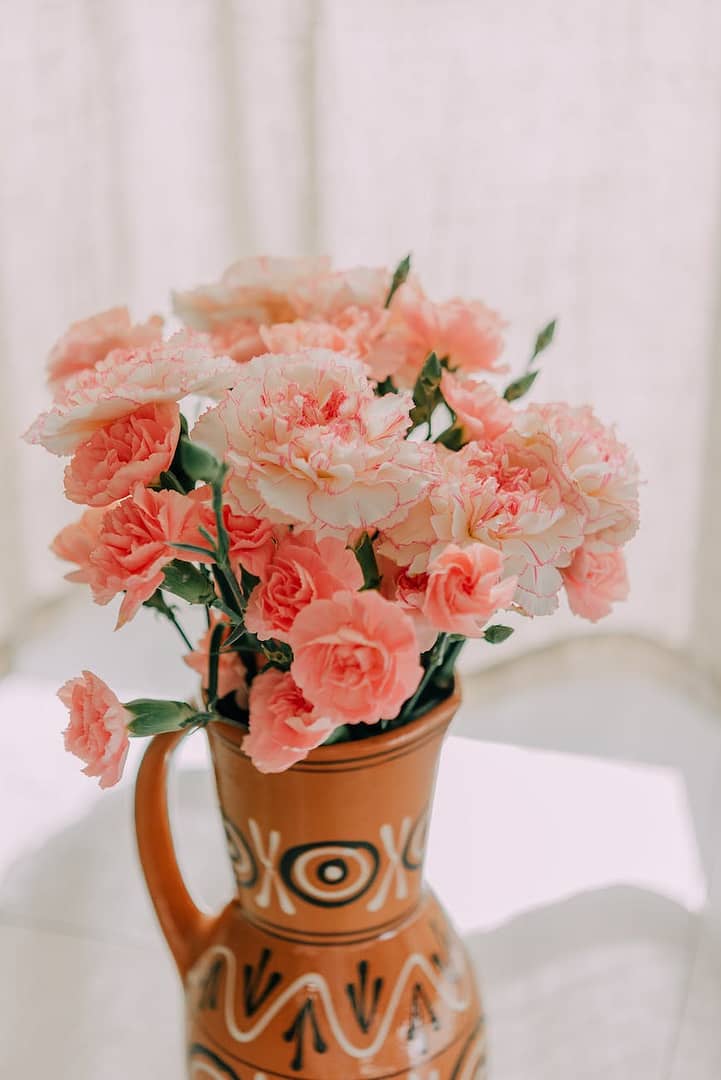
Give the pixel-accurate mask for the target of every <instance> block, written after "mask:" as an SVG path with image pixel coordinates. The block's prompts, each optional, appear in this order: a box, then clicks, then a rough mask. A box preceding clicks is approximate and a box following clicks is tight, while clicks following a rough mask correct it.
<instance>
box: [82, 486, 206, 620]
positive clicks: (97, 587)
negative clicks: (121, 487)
mask: <svg viewBox="0 0 721 1080" xmlns="http://www.w3.org/2000/svg"><path fill="white" fill-rule="evenodd" d="M201 515H202V505H201V503H200V502H199V501H198V500H196V499H192V498H190V497H188V496H186V495H181V494H180V492H177V491H152V490H151V489H150V488H144V487H143V486H142V485H140V484H139V485H138V486H137V487H136V488H135V491H134V492H133V494H132V495H131V496H129V497H128V498H127V499H123V501H122V502H120V503H118V504H117V505H115V506H113V507H111V508H110V509H108V510H106V512H105V515H104V516H103V520H102V524H101V528H100V533H99V536H98V541H97V544H96V545H95V547H94V548H93V550H92V552H91V553H90V570H89V575H88V576H89V581H90V587H91V589H92V592H93V599H94V600H95V601H96V603H98V604H107V603H108V602H109V601H110V600H112V598H113V597H114V596H117V594H118V593H119V592H124V593H125V596H124V597H123V602H122V604H121V605H120V612H119V614H118V622H117V627H118V628H119V627H121V626H123V625H124V624H125V623H126V622H128V621H129V620H130V619H132V618H133V617H134V615H135V614H136V613H137V611H138V608H139V607H140V606H141V605H142V604H143V603H145V601H146V600H149V599H150V597H151V596H152V595H153V593H154V592H155V590H156V589H157V588H159V587H160V586H161V585H162V583H163V570H164V568H165V566H166V565H167V564H168V563H169V562H170V561H171V560H172V559H176V558H180V559H188V555H187V554H186V553H185V552H184V551H183V550H182V549H178V548H175V547H173V545H174V544H175V543H183V544H196V545H203V537H202V535H201V534H200V533H199V532H198V525H199V524H200V523H201V521H202V516H201ZM192 558H193V560H195V559H197V558H198V556H196V555H193V556H192Z"/></svg>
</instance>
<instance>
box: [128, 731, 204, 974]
mask: <svg viewBox="0 0 721 1080" xmlns="http://www.w3.org/2000/svg"><path fill="white" fill-rule="evenodd" d="M185 734H186V733H185V732H184V731H171V732H167V733H164V734H162V735H156V736H155V737H154V738H153V739H152V741H151V743H150V745H149V746H148V748H147V750H146V751H145V754H144V755H143V760H142V762H141V764H140V769H139V770H138V777H137V780H136V783H135V831H136V835H137V840H138V853H139V855H140V864H141V866H142V868H143V873H144V875H145V880H146V882H147V886H148V891H149V893H150V897H151V899H152V901H153V906H154V907H155V912H156V914H157V916H158V921H159V922H160V926H161V928H162V931H163V933H164V934H165V937H166V940H167V942H168V945H169V947H170V951H171V952H172V954H173V957H174V959H175V963H176V964H177V966H178V970H179V972H180V975H181V978H183V979H184V978H185V976H186V974H187V972H188V971H189V969H190V968H191V967H192V965H193V963H194V962H195V961H196V960H197V958H198V956H199V955H200V953H201V952H202V951H203V948H204V946H205V943H206V942H207V940H208V938H209V936H210V932H211V929H212V927H213V924H214V922H215V920H214V919H213V918H212V917H211V916H209V915H205V914H204V913H203V912H202V911H200V909H199V908H197V907H196V905H195V904H194V903H193V900H192V897H191V896H190V893H189V892H188V890H187V889H186V887H185V882H184V881H183V876H182V874H181V873H180V868H179V866H178V860H177V859H176V857H175V847H174V845H173V837H172V833H171V831H170V820H169V818H168V793H167V778H168V762H169V758H170V755H171V754H172V752H173V751H174V750H175V748H176V747H177V746H178V744H179V743H180V741H181V739H182V738H183V736H184V735H185Z"/></svg>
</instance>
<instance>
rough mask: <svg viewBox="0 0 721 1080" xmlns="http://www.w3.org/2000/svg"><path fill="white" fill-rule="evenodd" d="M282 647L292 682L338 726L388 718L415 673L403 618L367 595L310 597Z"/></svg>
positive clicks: (411, 636)
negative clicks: (289, 655) (289, 651)
mask: <svg viewBox="0 0 721 1080" xmlns="http://www.w3.org/2000/svg"><path fill="white" fill-rule="evenodd" d="M290 643H291V645H292V648H293V653H294V657H295V659H294V660H293V664H292V666H291V673H292V675H293V678H294V679H295V681H296V682H297V684H298V686H299V687H300V688H301V690H302V691H303V693H304V695H305V696H306V697H307V698H308V700H309V701H311V702H313V704H314V705H315V706H316V708H317V709H319V710H320V711H321V712H322V713H323V714H324V715H327V716H329V717H331V719H333V720H334V721H335V722H336V723H338V724H357V723H361V722H365V723H367V724H374V723H375V722H376V721H377V720H381V719H385V720H392V719H393V718H394V717H395V716H396V715H397V714H398V712H399V710H400V708H401V706H402V705H403V703H404V701H406V700H407V699H408V698H409V697H410V696H411V694H412V693H413V691H414V690H415V689H416V687H417V686H418V683H419V682H420V679H421V676H422V674H423V669H422V667H421V665H420V661H419V649H418V641H417V639H416V635H415V632H414V629H413V623H412V621H411V619H410V618H409V617H408V615H406V614H404V613H403V612H402V611H399V610H398V608H397V606H396V605H395V604H392V603H391V602H390V601H388V600H385V599H384V598H383V597H382V596H381V595H380V594H379V593H377V592H375V591H373V590H367V591H365V592H346V593H336V595H335V596H334V597H333V599H332V600H314V601H313V602H312V603H311V604H309V605H308V607H306V608H304V609H303V611H301V612H300V614H299V615H298V617H297V618H296V620H295V623H294V625H293V630H292V632H291V635H290Z"/></svg>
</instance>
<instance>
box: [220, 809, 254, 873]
mask: <svg viewBox="0 0 721 1080" xmlns="http://www.w3.org/2000/svg"><path fill="white" fill-rule="evenodd" d="M223 828H224V829H225V838H226V840H227V841H228V852H229V854H230V861H231V862H232V864H233V873H234V874H235V880H236V881H237V883H238V886H239V887H240V888H241V889H249V888H250V887H251V885H255V883H256V881H257V880H258V866H257V863H256V861H255V859H254V857H253V852H252V851H251V850H250V847H249V845H248V841H247V840H246V839H245V837H244V836H243V834H242V832H241V831H240V829H239V828H238V827H237V825H234V824H233V822H232V821H231V820H230V818H227V817H226V816H225V815H223Z"/></svg>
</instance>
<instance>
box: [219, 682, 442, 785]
mask: <svg viewBox="0 0 721 1080" xmlns="http://www.w3.org/2000/svg"><path fill="white" fill-rule="evenodd" d="M460 703H461V687H460V683H459V680H458V676H456V682H455V686H454V688H453V692H452V693H451V694H449V695H448V697H447V698H444V700H443V701H440V702H439V703H438V704H437V705H434V706H433V708H432V709H429V710H428V712H425V713H423V714H422V715H421V716H419V717H417V719H415V720H411V721H410V722H409V723H408V724H403V726H402V727H397V728H393V729H392V730H390V731H383V732H381V733H380V734H378V735H371V736H369V737H368V738H366V739H358V740H357V741H354V740H349V741H348V742H337V743H331V744H330V745H329V746H318V747H316V748H315V750H311V751H310V753H309V754H308V755H307V757H305V758H303V760H302V761H299V762H297V763H296V764H295V765H292V766H291V767H290V769H289V770H286V771H288V772H290V771H297V772H302V771H303V770H304V769H308V768H312V769H313V770H314V771H316V770H317V769H318V767H322V766H323V765H329V766H332V765H340V764H343V763H345V762H351V761H353V762H360V761H364V760H368V759H372V758H376V759H377V758H385V757H388V756H392V755H394V754H396V753H397V752H398V751H402V750H407V749H410V748H411V747H412V746H414V745H415V744H417V743H420V742H424V741H425V740H426V739H428V738H431V737H432V736H433V735H435V734H436V733H437V732H438V731H439V729H440V731H441V733H442V732H443V731H444V730H445V728H446V727H448V725H449V724H450V722H451V720H452V718H453V714H454V713H455V712H456V710H457V708H458V706H459V705H460ZM212 727H213V728H215V729H216V732H217V733H218V734H219V735H220V737H221V739H224V740H227V741H228V742H232V743H233V744H235V745H236V746H237V747H239V748H240V744H241V741H242V740H243V738H244V737H245V735H246V734H247V731H246V729H245V728H243V727H241V726H240V725H238V724H233V723H229V722H227V721H224V720H214V721H213V723H212Z"/></svg>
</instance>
